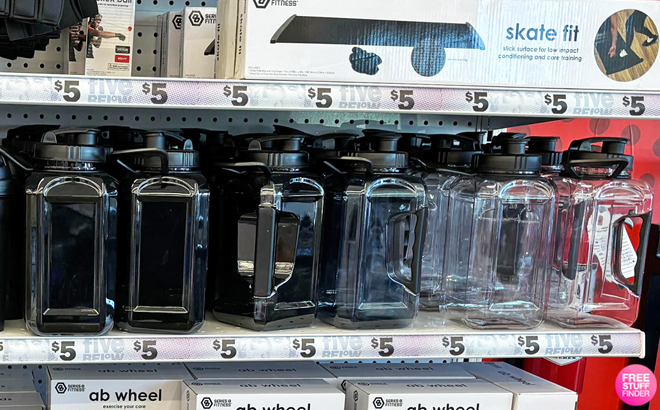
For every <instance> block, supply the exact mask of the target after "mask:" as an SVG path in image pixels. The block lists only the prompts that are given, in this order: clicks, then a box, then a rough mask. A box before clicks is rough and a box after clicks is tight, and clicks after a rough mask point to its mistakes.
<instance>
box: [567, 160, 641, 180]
mask: <svg viewBox="0 0 660 410" xmlns="http://www.w3.org/2000/svg"><path fill="white" fill-rule="evenodd" d="M628 164H629V163H628V160H627V159H625V158H617V159H614V158H612V159H574V160H570V161H567V162H566V163H565V164H564V171H565V172H566V173H567V174H568V176H570V177H571V178H575V179H582V177H581V176H580V175H578V174H577V172H575V169H574V168H576V167H589V168H597V167H602V168H609V167H611V166H612V165H616V169H615V170H614V172H612V175H610V176H609V177H608V178H610V179H615V178H617V177H618V176H619V175H621V173H622V172H623V171H625V169H626V167H627V166H628Z"/></svg>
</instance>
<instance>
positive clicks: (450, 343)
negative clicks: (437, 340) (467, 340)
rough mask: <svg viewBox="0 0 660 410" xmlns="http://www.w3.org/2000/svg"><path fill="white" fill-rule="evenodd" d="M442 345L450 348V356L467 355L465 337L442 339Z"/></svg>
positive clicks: (446, 337)
mask: <svg viewBox="0 0 660 410" xmlns="http://www.w3.org/2000/svg"><path fill="white" fill-rule="evenodd" d="M442 345H443V346H444V347H446V348H449V354H450V355H452V356H460V355H462V354H464V353H465V344H464V343H463V336H445V337H443V338H442Z"/></svg>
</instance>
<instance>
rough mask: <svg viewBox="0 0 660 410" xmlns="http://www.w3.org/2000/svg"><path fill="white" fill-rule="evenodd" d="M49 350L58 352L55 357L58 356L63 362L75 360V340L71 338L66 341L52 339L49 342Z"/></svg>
mask: <svg viewBox="0 0 660 410" xmlns="http://www.w3.org/2000/svg"><path fill="white" fill-rule="evenodd" d="M50 350H52V351H53V352H54V353H60V354H59V355H58V356H57V357H59V358H60V360H63V361H65V362H71V361H73V360H75V358H76V356H77V353H76V342H75V341H73V340H67V341H61V342H60V341H54V342H52V343H51V344H50Z"/></svg>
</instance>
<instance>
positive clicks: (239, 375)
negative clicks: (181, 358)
mask: <svg viewBox="0 0 660 410" xmlns="http://www.w3.org/2000/svg"><path fill="white" fill-rule="evenodd" d="M186 367H187V368H188V370H189V371H190V373H192V375H193V377H194V378H195V379H196V380H210V379H211V380H213V379H271V378H273V379H305V380H309V379H321V380H325V381H326V382H329V383H332V382H334V381H335V376H333V375H332V373H330V372H329V371H327V370H326V369H324V368H323V367H321V366H319V365H318V364H316V363H314V362H236V363H187V364H186Z"/></svg>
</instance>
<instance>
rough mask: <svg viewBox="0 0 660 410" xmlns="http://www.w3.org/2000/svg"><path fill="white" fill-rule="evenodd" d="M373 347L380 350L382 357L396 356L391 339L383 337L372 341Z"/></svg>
mask: <svg viewBox="0 0 660 410" xmlns="http://www.w3.org/2000/svg"><path fill="white" fill-rule="evenodd" d="M371 347H372V348H374V349H376V350H378V355H379V356H381V357H390V356H392V355H393V354H394V345H393V344H392V338H391V337H381V338H375V337H374V338H373V339H371Z"/></svg>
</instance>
